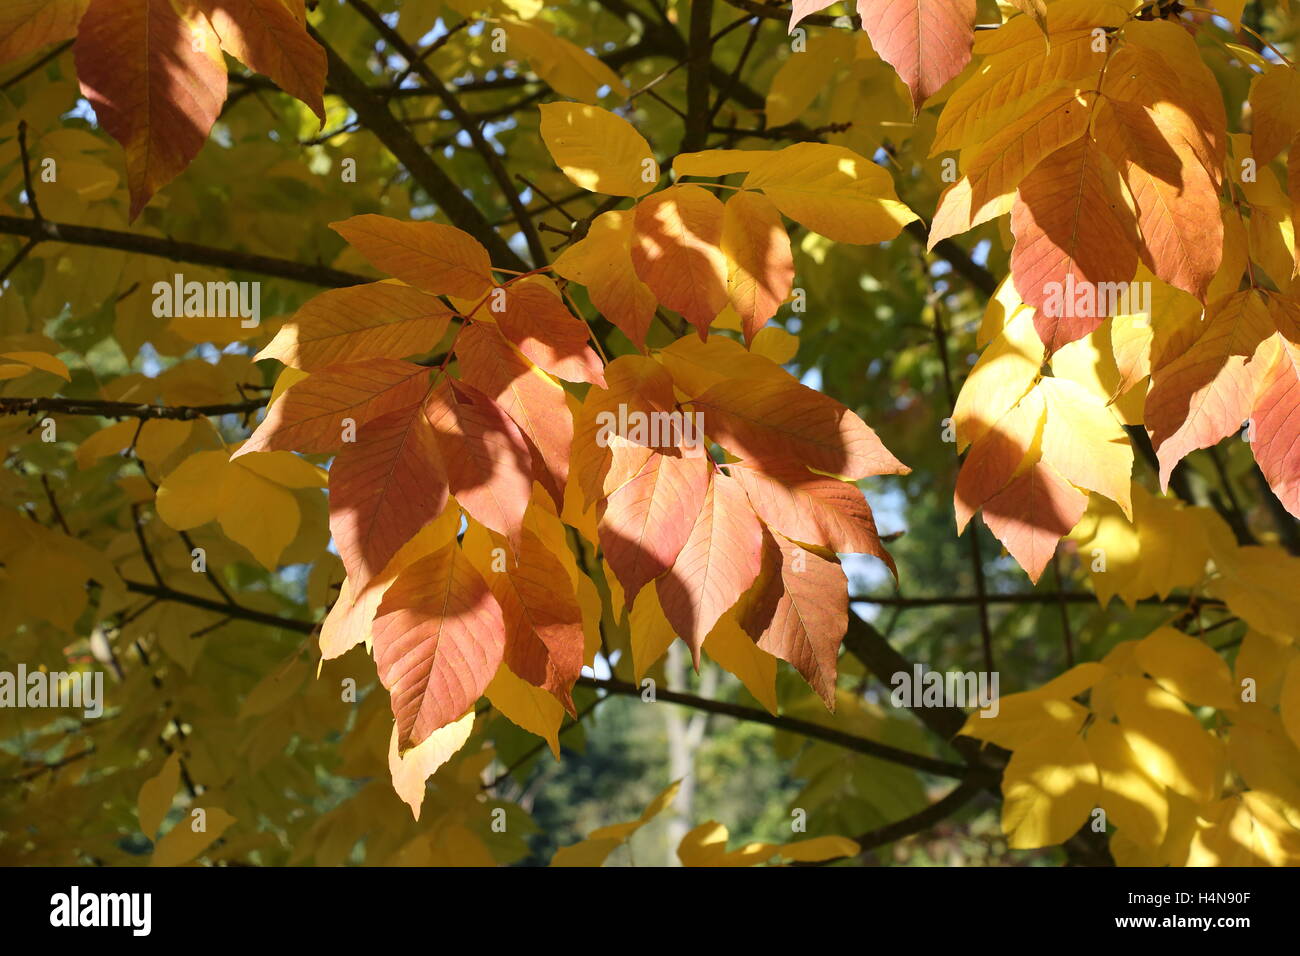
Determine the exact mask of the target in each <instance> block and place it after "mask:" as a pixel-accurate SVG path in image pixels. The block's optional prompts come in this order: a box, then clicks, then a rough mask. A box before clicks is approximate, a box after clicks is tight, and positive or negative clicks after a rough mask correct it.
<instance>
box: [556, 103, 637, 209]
mask: <svg viewBox="0 0 1300 956" xmlns="http://www.w3.org/2000/svg"><path fill="white" fill-rule="evenodd" d="M538 108H539V109H540V110H541V111H542V123H541V133H542V141H543V142H545V143H546V148H547V149H548V150H549V151H550V153H551V158H552V159H553V160H555V165H557V166H559V167H560V169H562V170H564V175H566V176H568V177H569V179H570V180H572V181H573V183H574V184H575V185H578V186H581V187H582V188H583V189H588V190H590V191H591V192H595V193H605V194H606V195H609V196H631V197H633V198H636V197H639V196H644V195H645V194H646V193H648V192H649V191H650V190H651V189H652V188H654V184H655V183H656V182H657V181H658V179H659V166H658V164H657V163H656V162H655V160H654V153H652V152H651V151H650V144H649V143H647V142H646V141H645V137H644V136H642V135H641V134H640V133H638V132H637V131H636V129H634V128H633V126H632V124H631V123H629V122H628V121H627V120H625V119H623V117H621V116H616V115H614V114H613V113H611V112H609V111H608V110H603V109H601V108H600V107H598V106H584V105H583V104H581V103H543V104H542V105H541V106H540V107H538Z"/></svg>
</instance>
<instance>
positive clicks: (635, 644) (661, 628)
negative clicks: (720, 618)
mask: <svg viewBox="0 0 1300 956" xmlns="http://www.w3.org/2000/svg"><path fill="white" fill-rule="evenodd" d="M628 627H629V628H630V629H631V631H632V673H633V675H635V677H636V680H637V683H640V682H641V678H643V677H644V676H645V675H646V672H647V671H649V670H650V668H652V667H654V666H655V664H656V662H658V660H659V658H661V657H663V656H664V654H666V653H667V652H668V645H669V644H671V643H672V642H673V641H674V640H675V639H676V638H677V634H676V632H674V631H673V626H672V625H671V624H669V623H668V618H666V617H665V616H664V610H663V608H662V607H661V606H660V604H659V594H658V592H657V591H656V590H655V589H654V588H642V589H641V590H640V591H639V592H638V593H637V596H636V600H634V601H633V602H632V612H631V614H629V615H628ZM724 640H725V639H724Z"/></svg>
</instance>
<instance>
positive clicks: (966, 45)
mask: <svg viewBox="0 0 1300 956" xmlns="http://www.w3.org/2000/svg"><path fill="white" fill-rule="evenodd" d="M858 15H859V16H860V17H862V28H863V29H864V30H866V31H867V36H869V37H871V45H872V47H874V48H875V51H876V52H877V53H879V54H880V58H881V59H882V60H884V61H885V62H886V63H888V64H889V65H890V66H892V67H893V68H894V69H895V70H896V71H897V72H898V76H899V79H901V80H902V81H903V82H904V83H905V84H906V85H907V88H908V89H909V90H911V92H912V110H913V112H920V110H921V106H922V104H924V103H925V101H926V100H928V99H929V98H930V97H931V96H933V95H934V94H935V93H937V92H939V90H941V89H942V88H943V87H944V85H945V84H946V83H947V82H948V81H949V80H951V79H952V78H953V77H954V76H956V75H957V74H958V73H960V72H961V71H962V70H964V69H965V68H966V64H967V63H969V62H970V52H971V44H972V43H973V42H974V40H975V0H858Z"/></svg>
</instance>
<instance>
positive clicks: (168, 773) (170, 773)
mask: <svg viewBox="0 0 1300 956" xmlns="http://www.w3.org/2000/svg"><path fill="white" fill-rule="evenodd" d="M180 782H181V755H180V754H178V753H173V754H172V755H171V756H170V757H168V758H167V759H166V760H165V761H164V762H163V765H162V769H161V770H160V771H158V775H157V776H155V777H150V778H149V779H148V780H146V781H145V782H144V784H143V785H142V786H141V787H140V796H139V797H138V798H137V800H136V811H135V812H136V816H137V817H139V818H140V830H141V832H143V833H144V835H145V836H147V837H148V838H149V839H151V840H152V839H153V838H154V836H155V835H157V833H158V828H159V827H160V826H162V822H163V818H165V817H166V816H167V811H168V810H170V809H171V806H172V800H174V799H175V798H176V788H177V786H179V785H180Z"/></svg>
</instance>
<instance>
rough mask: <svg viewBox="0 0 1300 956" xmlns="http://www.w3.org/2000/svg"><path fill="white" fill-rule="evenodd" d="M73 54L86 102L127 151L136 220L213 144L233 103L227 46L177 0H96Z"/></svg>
mask: <svg viewBox="0 0 1300 956" xmlns="http://www.w3.org/2000/svg"><path fill="white" fill-rule="evenodd" d="M73 52H74V53H75V55H76V60H77V77H78V79H79V80H80V82H81V92H82V94H83V95H84V96H85V97H86V99H87V100H89V101H90V104H91V105H92V106H93V107H94V108H95V115H96V116H97V117H98V118H99V121H100V123H102V124H103V126H104V129H105V130H107V131H108V132H109V133H110V134H111V135H112V136H113V138H114V139H116V140H117V141H118V142H119V143H121V144H122V147H123V149H125V150H126V172H127V181H128V183H129V184H130V188H131V212H130V218H131V219H135V218H136V217H137V216H138V215H140V211H141V210H142V209H144V207H145V205H146V204H147V203H148V202H149V200H150V199H151V198H152V197H153V194H154V193H156V192H157V191H158V190H159V189H161V188H162V187H163V186H165V185H167V184H168V183H169V182H171V181H172V180H173V179H175V178H176V176H177V175H178V174H179V173H180V172H181V171H182V170H183V169H185V167H186V166H188V165H189V164H190V161H191V160H192V159H194V157H195V156H197V155H198V153H199V150H201V149H202V148H203V144H204V143H205V142H206V141H207V138H208V133H209V132H210V131H211V129H212V124H213V123H214V122H216V119H217V114H218V113H219V112H220V111H221V104H222V103H223V102H225V99H226V65H225V63H224V62H223V61H222V58H221V42H220V40H219V38H218V37H217V34H216V32H215V31H214V30H213V28H212V24H211V23H209V22H208V18H207V17H206V16H205V15H204V14H203V12H202V11H200V10H197V9H194V8H192V7H187V6H182V5H177V4H174V3H173V2H172V0H138V2H133V3H116V2H114V0H93V2H92V3H91V4H90V7H89V8H88V9H87V10H86V13H85V15H84V16H83V17H82V18H81V23H80V26H79V28H78V31H77V42H76V44H75V46H74V47H73ZM177 91H183V93H178V92H177Z"/></svg>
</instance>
